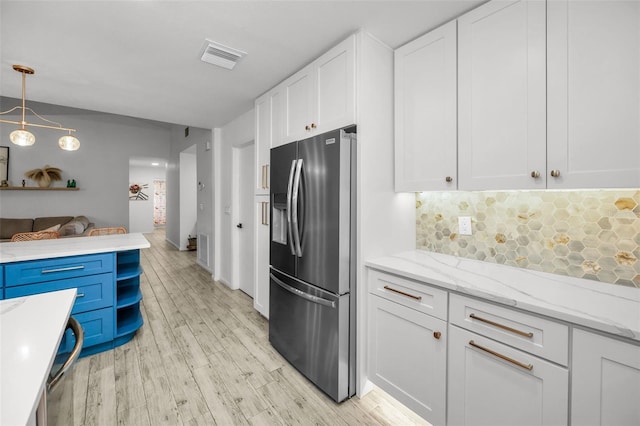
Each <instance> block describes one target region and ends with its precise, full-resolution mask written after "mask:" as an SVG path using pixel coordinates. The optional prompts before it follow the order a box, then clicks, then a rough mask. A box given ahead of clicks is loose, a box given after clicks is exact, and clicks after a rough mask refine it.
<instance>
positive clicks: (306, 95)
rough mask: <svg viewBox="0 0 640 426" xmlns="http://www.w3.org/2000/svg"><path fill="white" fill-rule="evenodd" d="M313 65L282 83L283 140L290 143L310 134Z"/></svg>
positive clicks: (312, 114)
mask: <svg viewBox="0 0 640 426" xmlns="http://www.w3.org/2000/svg"><path fill="white" fill-rule="evenodd" d="M314 69H315V64H310V65H307V66H306V67H305V68H303V69H302V70H301V71H298V72H297V73H295V74H294V75H292V76H291V77H289V78H288V79H287V80H285V82H284V86H283V90H284V119H285V121H284V130H285V134H284V140H285V142H292V141H297V140H301V139H305V138H307V137H308V136H309V135H310V134H311V130H312V129H311V123H312V122H313V117H314V116H315V111H314V106H315V100H314V99H315V95H314V93H315V84H316V83H315V73H314Z"/></svg>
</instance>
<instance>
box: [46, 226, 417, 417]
mask: <svg viewBox="0 0 640 426" xmlns="http://www.w3.org/2000/svg"><path fill="white" fill-rule="evenodd" d="M145 236H146V237H147V239H148V240H149V241H150V243H151V248H150V249H145V250H142V251H141V262H142V265H143V267H144V271H145V272H144V274H143V275H142V279H141V287H142V292H143V301H142V312H143V316H144V320H145V323H144V325H143V327H142V328H141V329H140V330H139V331H138V333H137V334H136V336H135V337H134V339H133V340H132V341H131V342H129V343H127V344H125V345H123V346H120V347H118V348H116V349H114V350H111V351H107V352H103V353H101V354H97V355H92V356H89V357H85V358H82V359H80V360H79V361H78V362H77V363H76V364H75V365H74V367H73V368H72V369H71V372H70V373H68V374H67V375H66V376H65V378H64V380H63V381H62V383H61V384H60V385H59V387H58V388H57V389H55V390H54V392H53V393H52V394H51V395H50V396H49V407H48V409H49V411H48V417H49V424H51V425H65V426H66V425H116V424H118V425H154V426H155V425H162V424H164V425H183V424H184V425H213V424H221V425H242V424H257V425H271V424H287V425H292V424H299V425H309V424H318V425H339V424H342V425H358V424H363V425H379V424H393V425H414V424H427V423H425V422H424V421H423V420H422V419H420V418H419V417H417V416H416V415H415V414H413V413H412V412H410V411H408V410H407V409H406V408H404V407H403V406H401V405H399V404H397V403H396V402H395V401H393V400H391V399H390V398H389V397H388V396H386V395H385V394H384V393H383V392H381V391H379V390H374V391H372V392H371V393H370V394H368V395H367V396H366V397H365V398H363V399H358V398H357V397H354V398H353V399H351V400H348V401H345V402H344V403H342V404H340V405H338V404H335V403H334V402H333V401H331V400H330V399H329V398H328V397H326V396H325V395H324V394H323V393H322V392H320V391H319V390H318V389H317V388H316V387H315V386H314V385H312V384H311V383H310V382H308V381H307V380H306V379H305V378H304V377H303V376H301V375H300V374H299V373H298V372H297V371H296V370H295V369H293V368H292V367H291V366H290V365H289V364H288V363H287V362H286V361H285V360H284V359H283V358H282V357H281V356H280V355H279V354H278V353H277V352H276V351H275V350H274V349H273V348H272V347H271V346H270V344H269V342H268V322H267V321H266V320H265V319H264V318H263V317H261V316H260V315H259V314H258V313H257V312H256V311H255V310H254V309H253V302H252V299H251V298H250V297H248V296H247V295H246V294H244V293H242V292H241V291H232V290H229V289H228V288H227V287H226V286H224V285H222V284H220V283H218V282H215V283H214V282H212V281H211V277H210V275H209V273H208V272H207V271H205V270H204V269H203V268H201V267H199V266H198V265H196V257H195V256H196V254H195V252H189V251H183V252H180V251H177V250H176V249H175V248H174V247H173V246H171V245H170V244H169V243H167V242H166V241H165V236H164V230H163V229H159V230H156V231H155V232H154V233H153V234H145Z"/></svg>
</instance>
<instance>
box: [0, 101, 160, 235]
mask: <svg viewBox="0 0 640 426" xmlns="http://www.w3.org/2000/svg"><path fill="white" fill-rule="evenodd" d="M0 101H2V103H1V105H2V109H9V108H10V107H11V106H13V105H18V104H20V102H21V101H20V100H19V99H9V98H0ZM29 106H30V107H31V108H33V109H34V110H35V111H36V112H38V114H40V115H43V116H45V117H46V118H47V119H49V120H54V121H57V122H60V123H62V124H63V125H64V126H66V127H71V128H75V129H78V131H77V132H76V136H77V137H78V139H79V140H80V149H79V150H78V151H74V152H69V151H63V150H61V149H60V148H59V147H58V138H59V137H60V136H62V135H63V134H64V133H63V132H59V131H55V130H50V129H38V128H30V129H29V130H30V131H32V133H33V134H34V135H35V137H36V143H35V144H34V145H33V146H30V147H20V146H17V145H13V144H12V143H11V142H10V141H9V133H10V132H11V131H12V130H14V129H15V126H13V125H9V124H0V145H3V146H9V147H10V148H9V150H10V160H9V163H10V164H9V180H10V182H11V184H12V185H20V182H21V181H22V179H23V175H24V173H25V172H26V171H27V170H30V169H34V168H41V167H43V166H44V165H45V164H49V165H51V166H54V167H58V168H60V169H62V177H63V181H62V182H55V183H54V186H66V181H67V179H75V180H76V182H77V185H78V187H79V188H80V190H79V191H77V192H75V191H74V192H65V191H2V192H0V217H15V218H24V217H39V216H67V215H68V216H73V215H85V216H87V217H88V218H89V219H90V220H91V221H92V222H95V224H96V226H125V227H126V228H129V194H128V188H129V158H130V157H134V156H135V157H145V156H154V157H165V158H166V157H168V156H169V151H170V145H171V131H170V125H168V124H166V123H158V122H153V121H149V120H142V119H136V118H131V117H124V116H120V115H114V114H104V113H99V112H94V111H86V110H80V109H74V108H66V107H61V106H56V105H48V104H40V103H36V102H29ZM31 185H34V186H35V183H31Z"/></svg>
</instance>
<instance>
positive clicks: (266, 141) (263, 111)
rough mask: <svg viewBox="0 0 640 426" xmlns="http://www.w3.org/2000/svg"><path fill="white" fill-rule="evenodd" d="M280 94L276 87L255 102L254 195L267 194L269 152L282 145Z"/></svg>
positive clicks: (281, 96) (281, 98)
mask: <svg viewBox="0 0 640 426" xmlns="http://www.w3.org/2000/svg"><path fill="white" fill-rule="evenodd" d="M282 93H283V88H282V86H278V87H275V88H273V89H271V90H270V91H269V92H268V93H265V94H264V95H262V96H261V97H259V98H258V99H256V101H255V106H254V108H255V126H256V129H255V138H256V139H255V146H256V189H255V191H256V195H268V194H269V173H270V171H269V163H270V154H271V152H270V150H271V148H274V147H276V146H279V145H282V144H283V143H284V135H283V130H284V129H283V127H284V117H283V108H284V105H283V94H282Z"/></svg>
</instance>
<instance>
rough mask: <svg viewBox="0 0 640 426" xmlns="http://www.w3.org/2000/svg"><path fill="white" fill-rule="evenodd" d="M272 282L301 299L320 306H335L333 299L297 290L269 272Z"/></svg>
mask: <svg viewBox="0 0 640 426" xmlns="http://www.w3.org/2000/svg"><path fill="white" fill-rule="evenodd" d="M269 276H270V277H271V279H272V280H273V282H275V283H276V284H278V285H279V286H280V287H282V288H283V289H285V290H287V291H288V292H289V293H292V294H295V295H296V296H300V297H302V298H303V299H306V300H308V301H309V302H313V303H317V304H319V305H322V306H328V307H329V308H335V307H336V302H334V301H333V300H327V299H325V298H323V297H318V296H314V295H313V294H309V293H306V292H304V291H302V290H299V289H297V288H295V287H292V286H290V285H289V284H286V283H284V282H283V281H282V280H279V279H278V278H277V277H276V276H275V275H273V274H269Z"/></svg>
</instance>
